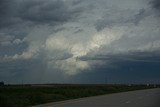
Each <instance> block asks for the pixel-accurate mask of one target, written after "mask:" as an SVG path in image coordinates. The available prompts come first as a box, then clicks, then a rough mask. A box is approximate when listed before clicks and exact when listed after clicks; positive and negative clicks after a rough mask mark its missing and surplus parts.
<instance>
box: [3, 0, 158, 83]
mask: <svg viewBox="0 0 160 107" xmlns="http://www.w3.org/2000/svg"><path fill="white" fill-rule="evenodd" d="M159 9H160V4H159V0H134V1H133V0H113V1H110V0H101V1H98V0H45V1H44V0H14V1H11V0H1V1H0V63H1V66H0V68H2V69H1V70H0V79H3V80H5V81H7V82H13V83H16V82H18V81H19V80H22V79H24V80H26V81H27V77H28V78H31V79H30V80H29V81H28V82H31V83H32V82H38V81H39V82H47V81H54V82H63V81H65V80H66V81H71V80H69V78H74V79H75V77H77V75H78V76H82V75H84V74H86V73H89V72H98V71H101V70H102V71H103V69H104V68H105V69H106V70H107V71H108V70H110V71H112V69H111V68H113V67H115V68H121V66H122V64H121V63H125V64H126V62H133V63H135V62H137V63H139V62H141V63H159V57H160V56H159V53H160V36H159V34H160V24H159V23H160V17H159ZM126 65H127V64H126ZM142 65H143V64H142ZM151 65H152V64H151ZM128 66H130V65H128ZM122 69H123V68H121V69H119V71H122ZM124 69H125V68H124ZM136 70H137V69H136ZM147 72H149V71H147ZM99 73H101V72H99ZM17 77H19V78H17ZM15 78H17V79H15ZM77 78H78V77H77Z"/></svg>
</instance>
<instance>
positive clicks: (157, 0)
mask: <svg viewBox="0 0 160 107" xmlns="http://www.w3.org/2000/svg"><path fill="white" fill-rule="evenodd" d="M150 3H151V4H152V6H153V8H155V9H157V10H160V0H153V1H151V2H150Z"/></svg>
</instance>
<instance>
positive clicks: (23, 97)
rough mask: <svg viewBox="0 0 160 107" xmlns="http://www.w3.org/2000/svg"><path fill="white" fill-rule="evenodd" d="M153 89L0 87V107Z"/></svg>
mask: <svg viewBox="0 0 160 107" xmlns="http://www.w3.org/2000/svg"><path fill="white" fill-rule="evenodd" d="M146 88H153V86H145V85H133V86H127V85H56V86H53V87H45V86H44V87H41V86H3V87H0V107H28V106H31V105H37V104H43V103H48V102H55V101H62V100H68V99H75V98H81V97H89V96H96V95H103V94H109V93H117V92H124V91H132V90H139V89H146Z"/></svg>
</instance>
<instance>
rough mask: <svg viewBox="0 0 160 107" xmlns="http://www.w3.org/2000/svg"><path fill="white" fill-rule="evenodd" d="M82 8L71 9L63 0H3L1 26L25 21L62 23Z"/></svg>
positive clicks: (0, 8) (0, 11)
mask: <svg viewBox="0 0 160 107" xmlns="http://www.w3.org/2000/svg"><path fill="white" fill-rule="evenodd" d="M80 11H81V9H74V10H73V9H70V7H69V6H68V5H66V4H65V3H64V1H62V0H46V1H44V0H34V1H32V0H24V1H23V0H15V1H9V0H1V3H0V23H1V24H0V27H3V28H4V27H5V26H6V27H8V26H14V25H17V24H23V23H30V24H31V23H34V24H52V25H55V24H61V23H64V22H66V21H68V20H71V19H72V18H73V17H76V15H77V14H79V12H80Z"/></svg>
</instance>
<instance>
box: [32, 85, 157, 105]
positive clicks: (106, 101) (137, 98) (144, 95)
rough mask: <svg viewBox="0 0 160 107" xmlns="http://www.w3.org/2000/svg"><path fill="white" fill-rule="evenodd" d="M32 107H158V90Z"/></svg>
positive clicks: (123, 93)
mask: <svg viewBox="0 0 160 107" xmlns="http://www.w3.org/2000/svg"><path fill="white" fill-rule="evenodd" d="M34 107H160V88H156V89H147V90H138V91H130V92H122V93H115V94H109V95H101V96H95V97H87V98H80V99H76V100H68V101H61V102H55V103H48V104H43V105H38V106H34Z"/></svg>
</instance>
